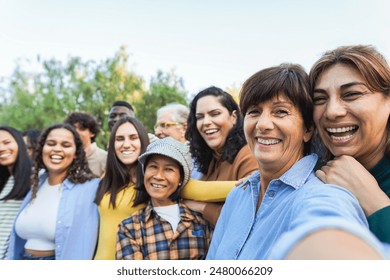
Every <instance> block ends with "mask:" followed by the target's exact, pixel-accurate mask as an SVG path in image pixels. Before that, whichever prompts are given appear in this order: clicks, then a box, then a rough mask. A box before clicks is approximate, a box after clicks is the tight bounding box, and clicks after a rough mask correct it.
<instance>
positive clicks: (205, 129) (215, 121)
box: [196, 95, 237, 152]
mask: <svg viewBox="0 0 390 280" xmlns="http://www.w3.org/2000/svg"><path fill="white" fill-rule="evenodd" d="M236 121H237V113H236V111H233V112H232V113H231V114H230V112H229V111H228V109H226V108H225V107H224V106H223V105H222V104H221V102H220V101H219V99H218V97H215V96H212V95H208V96H204V97H202V98H200V99H199V100H198V102H197V104H196V128H197V129H198V131H199V133H200V135H201V136H202V138H203V139H204V140H205V141H206V143H207V145H208V146H209V147H210V148H211V149H212V150H214V151H216V152H218V151H220V150H221V149H222V148H223V146H224V145H225V142H226V139H227V136H228V134H229V132H230V130H231V129H232V127H233V126H234V125H235V123H236Z"/></svg>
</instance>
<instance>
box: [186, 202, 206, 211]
mask: <svg viewBox="0 0 390 280" xmlns="http://www.w3.org/2000/svg"><path fill="white" fill-rule="evenodd" d="M184 203H185V205H187V207H188V208H190V209H191V210H192V211H195V212H199V213H201V214H203V213H204V208H205V207H206V203H205V202H201V201H195V200H190V199H185V200H184Z"/></svg>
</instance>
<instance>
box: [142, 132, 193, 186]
mask: <svg viewBox="0 0 390 280" xmlns="http://www.w3.org/2000/svg"><path fill="white" fill-rule="evenodd" d="M154 154H157V155H163V156H166V157H169V158H172V159H174V160H176V161H177V162H179V164H180V165H181V166H182V168H183V170H184V179H183V184H182V185H183V186H184V185H185V184H186V183H187V182H188V180H189V179H190V176H191V172H192V169H193V163H192V158H191V155H190V151H189V147H188V145H186V144H183V143H181V142H179V141H177V140H175V139H173V138H172V137H165V138H163V139H159V140H157V141H155V142H153V143H151V144H149V146H148V147H147V149H146V152H145V153H143V154H142V155H141V156H140V157H139V158H138V161H139V162H140V163H141V164H142V170H145V166H144V165H145V162H146V160H147V158H148V157H149V156H150V155H154Z"/></svg>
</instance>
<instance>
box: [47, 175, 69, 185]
mask: <svg viewBox="0 0 390 280" xmlns="http://www.w3.org/2000/svg"><path fill="white" fill-rule="evenodd" d="M66 175H67V173H66V172H63V173H59V174H58V173H50V172H49V178H48V180H49V185H58V184H61V183H62V182H63V181H64V180H65V178H66Z"/></svg>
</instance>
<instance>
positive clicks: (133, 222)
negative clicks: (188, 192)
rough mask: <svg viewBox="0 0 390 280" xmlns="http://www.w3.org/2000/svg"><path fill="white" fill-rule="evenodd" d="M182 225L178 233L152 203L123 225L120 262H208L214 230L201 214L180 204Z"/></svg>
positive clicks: (179, 225)
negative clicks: (155, 209)
mask: <svg viewBox="0 0 390 280" xmlns="http://www.w3.org/2000/svg"><path fill="white" fill-rule="evenodd" d="M179 209H180V222H179V224H178V226H177V229H176V231H175V232H173V230H172V227H171V224H170V223H169V222H168V221H166V220H165V219H163V218H161V217H160V216H159V215H158V214H157V213H156V212H155V211H154V209H153V206H152V204H151V202H149V203H148V205H147V206H146V208H143V209H141V210H139V211H137V212H136V213H134V214H133V215H131V216H130V217H129V218H127V219H125V220H124V221H122V223H121V224H120V225H119V229H118V235H117V243H116V259H122V260H143V259H149V260H189V259H205V258H206V255H207V251H208V248H209V244H210V241H211V237H212V227H211V225H210V224H209V223H208V222H206V221H205V220H204V219H203V218H202V216H201V214H199V213H197V212H194V211H192V210H190V209H189V208H188V207H187V206H186V205H185V204H184V203H182V202H179Z"/></svg>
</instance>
